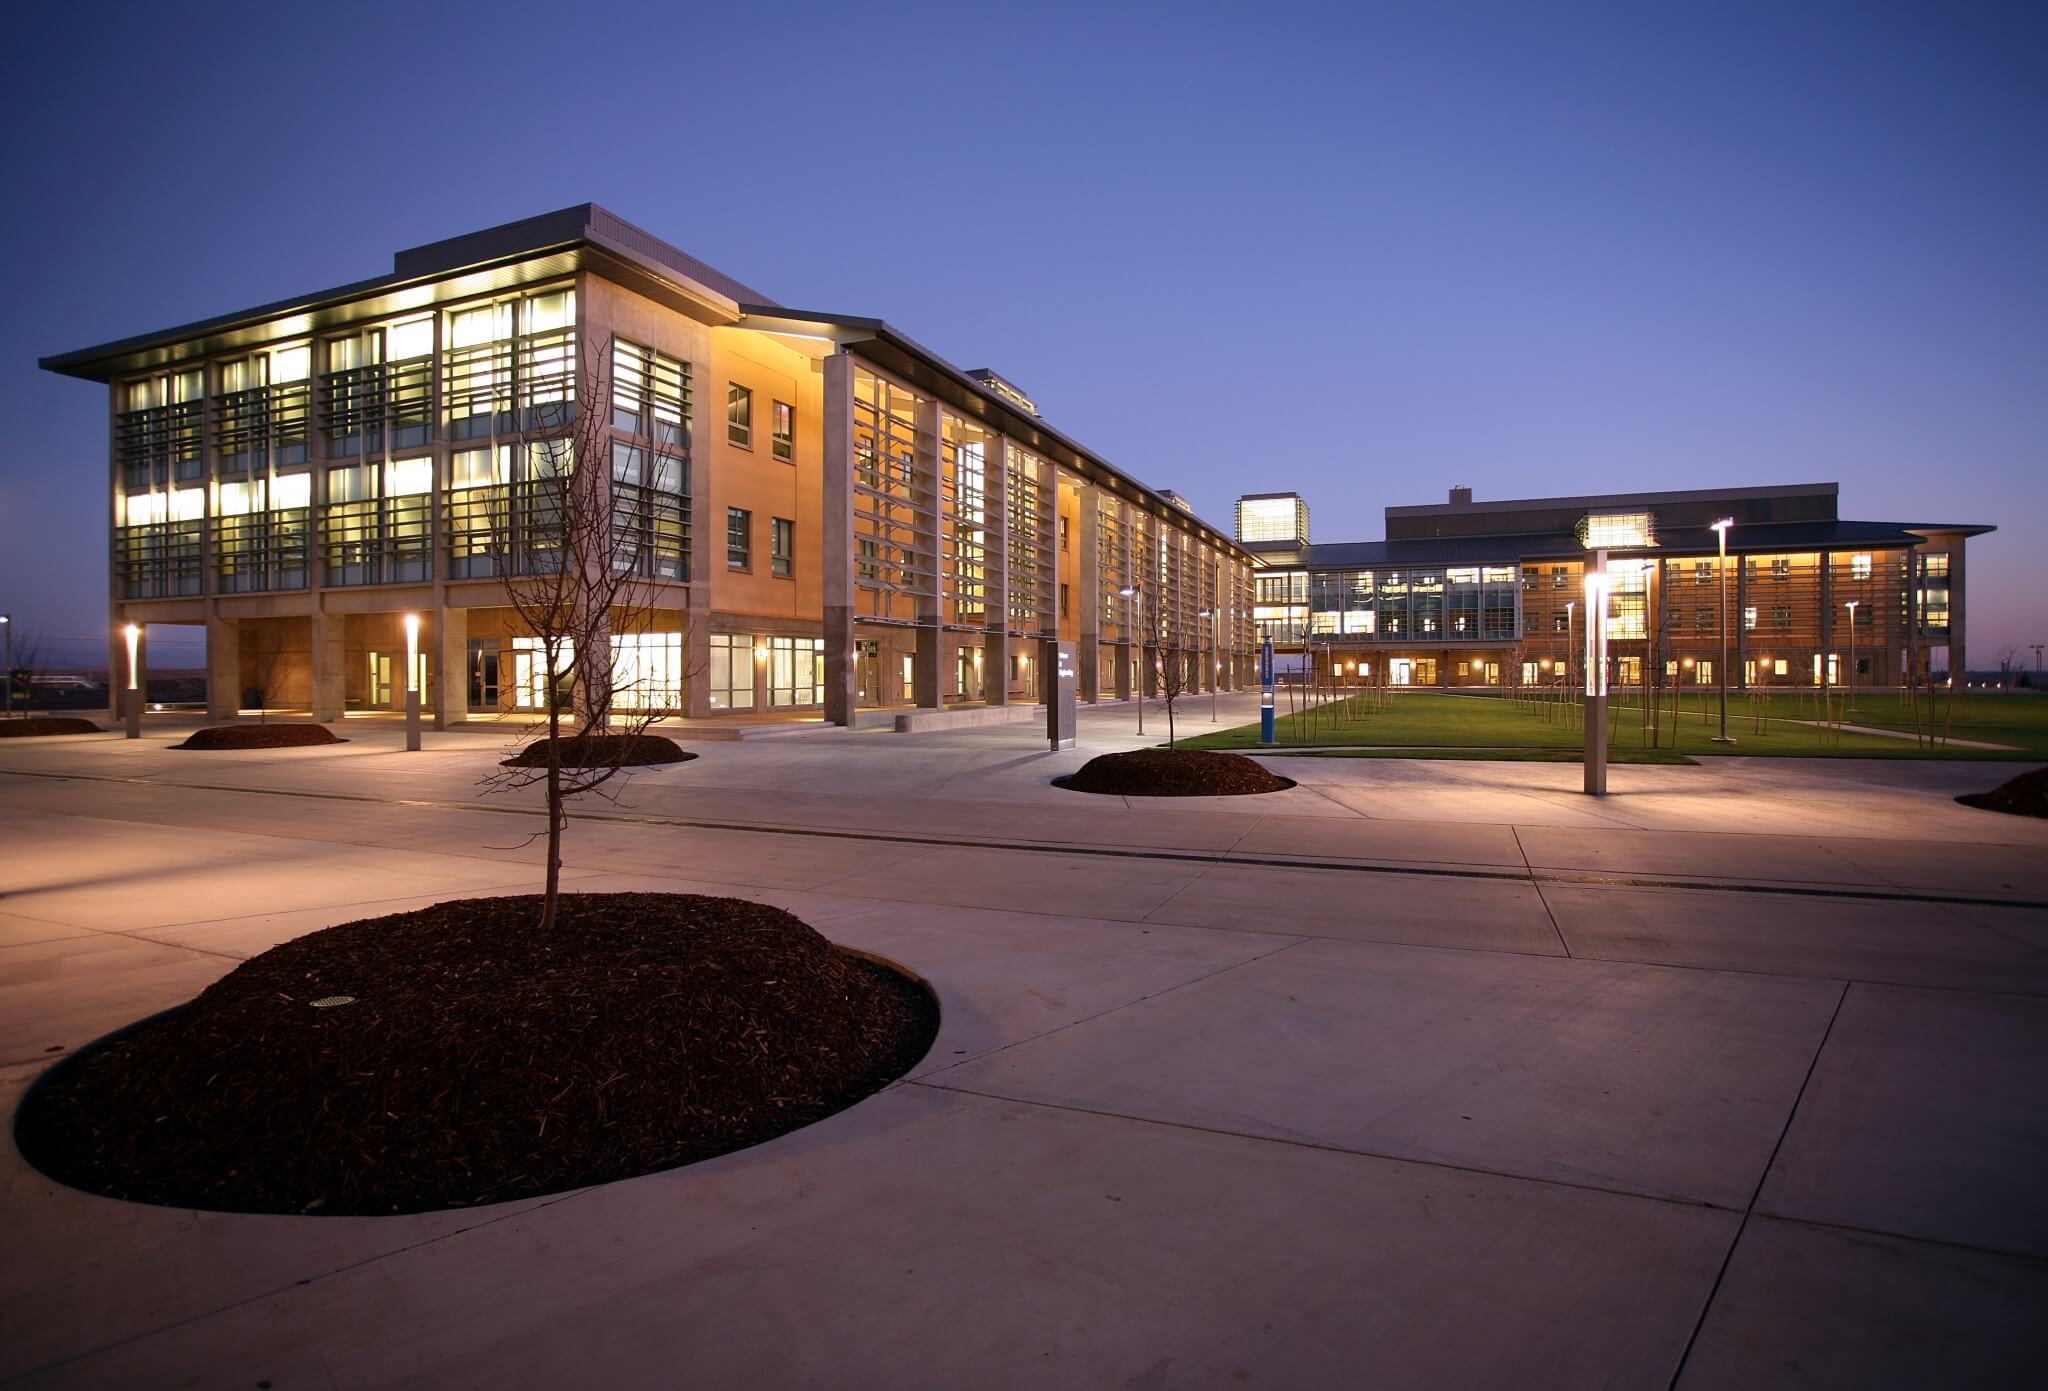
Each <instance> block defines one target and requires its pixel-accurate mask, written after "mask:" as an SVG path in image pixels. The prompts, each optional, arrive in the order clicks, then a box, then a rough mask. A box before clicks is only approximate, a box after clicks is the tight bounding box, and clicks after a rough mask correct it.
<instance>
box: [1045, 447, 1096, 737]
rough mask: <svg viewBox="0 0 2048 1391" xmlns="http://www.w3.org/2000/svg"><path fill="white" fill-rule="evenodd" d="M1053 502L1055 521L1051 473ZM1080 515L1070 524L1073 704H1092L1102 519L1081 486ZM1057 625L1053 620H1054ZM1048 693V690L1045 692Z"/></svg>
mask: <svg viewBox="0 0 2048 1391" xmlns="http://www.w3.org/2000/svg"><path fill="white" fill-rule="evenodd" d="M1051 472H1052V475H1053V477H1052V483H1053V502H1054V508H1055V512H1054V515H1055V518H1057V515H1058V512H1057V508H1058V502H1059V491H1060V490H1059V474H1058V472H1057V470H1052V471H1051ZM1077 496H1078V497H1079V499H1080V503H1081V512H1080V515H1079V516H1078V517H1076V518H1075V519H1074V520H1075V521H1076V522H1077V523H1078V524H1079V526H1080V530H1081V535H1080V539H1079V541H1078V542H1077V544H1078V545H1079V547H1080V550H1079V553H1078V556H1079V558H1078V560H1077V562H1076V564H1075V566H1074V588H1073V592H1072V594H1071V596H1070V599H1071V602H1072V603H1073V604H1074V605H1076V606H1077V608H1076V609H1075V614H1076V616H1077V617H1078V618H1079V619H1080V621H1081V638H1080V641H1079V642H1078V643H1077V644H1076V646H1075V656H1076V658H1077V659H1078V660H1079V663H1080V671H1079V673H1078V674H1077V677H1076V682H1075V684H1076V686H1077V687H1078V690H1077V692H1076V695H1075V699H1077V700H1085V701H1087V702H1088V703H1089V704H1091V705H1092V704H1094V703H1095V702H1096V701H1098V700H1101V699H1102V525H1101V522H1102V519H1101V516H1100V515H1099V513H1100V509H1099V508H1098V507H1097V506H1096V502H1095V489H1094V488H1092V487H1090V486H1089V485H1088V484H1086V483H1083V484H1081V485H1080V486H1079V488H1078V489H1077ZM1053 531H1054V538H1055V539H1054V541H1053V550H1054V553H1055V555H1057V553H1058V550H1059V541H1058V539H1057V538H1058V531H1059V523H1058V521H1057V520H1055V521H1054V523H1053ZM1054 584H1055V588H1054V591H1053V594H1054V613H1055V615H1057V613H1058V594H1059V591H1058V588H1057V584H1058V581H1057V580H1055V581H1054ZM1054 621H1055V624H1057V621H1058V620H1057V617H1055V620H1054ZM1048 689H1050V688H1048Z"/></svg>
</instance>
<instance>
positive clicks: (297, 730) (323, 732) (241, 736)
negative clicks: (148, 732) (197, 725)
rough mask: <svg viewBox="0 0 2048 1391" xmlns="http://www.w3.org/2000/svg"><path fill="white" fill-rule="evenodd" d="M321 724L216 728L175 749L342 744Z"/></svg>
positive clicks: (291, 747)
mask: <svg viewBox="0 0 2048 1391" xmlns="http://www.w3.org/2000/svg"><path fill="white" fill-rule="evenodd" d="M347 742H348V741H347V740H346V739H343V738H341V737H340V736H338V735H337V734H335V732H334V731H333V730H331V729H329V728H328V727H327V726H326V725H324V724H219V725H213V726H212V727H210V728H207V729H201V730H195V731H194V732H193V733H192V736H191V737H190V738H188V739H186V740H185V742H184V743H182V744H173V745H171V747H172V748H174V749H295V748H300V747H302V746H304V745H307V744H345V743H347Z"/></svg>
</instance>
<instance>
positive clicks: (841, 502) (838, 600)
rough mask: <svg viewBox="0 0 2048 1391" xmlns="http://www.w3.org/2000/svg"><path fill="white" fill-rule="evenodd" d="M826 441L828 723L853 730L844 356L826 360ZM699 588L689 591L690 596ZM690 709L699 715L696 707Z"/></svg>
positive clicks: (849, 408) (849, 406)
mask: <svg viewBox="0 0 2048 1391" xmlns="http://www.w3.org/2000/svg"><path fill="white" fill-rule="evenodd" d="M823 438H824V448H825V459H824V470H825V476H824V484H825V488H824V492H825V515H824V518H823V522H822V524H821V526H820V528H819V531H820V536H821V539H822V542H823V554H822V560H821V562H820V563H821V565H822V566H823V574H824V580H825V626H824V631H823V637H824V639H825V719H826V720H827V722H829V723H831V724H837V725H850V724H852V723H853V712H854V710H855V708H856V707H857V706H858V705H859V703H860V685H859V681H860V674H859V665H860V664H859V661H858V659H857V654H856V650H855V648H854V637H853V614H854V602H853V601H854V592H853V359H852V358H851V357H850V356H848V355H847V354H845V353H834V354H833V355H832V356H831V357H828V358H826V359H825V421H824V431H823ZM699 587H700V586H695V585H693V586H691V593H692V595H694V594H695V593H696V591H697V589H698V588H699ZM707 616H708V615H707ZM697 626H702V627H704V628H705V629H706V630H707V631H706V635H705V638H704V642H705V653H706V657H707V661H708V657H709V654H710V636H709V632H708V629H709V626H710V625H709V624H703V625H693V628H692V632H693V633H694V632H695V628H696V627H697ZM702 684H703V683H702V682H699V683H697V685H698V686H700V687H701V686H702ZM691 704H692V710H691V713H692V714H695V713H696V710H695V704H696V702H695V701H694V700H693V701H692V702H691Z"/></svg>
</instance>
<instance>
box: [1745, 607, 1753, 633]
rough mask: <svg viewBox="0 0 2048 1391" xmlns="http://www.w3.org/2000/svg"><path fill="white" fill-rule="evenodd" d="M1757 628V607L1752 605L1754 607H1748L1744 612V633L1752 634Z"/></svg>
mask: <svg viewBox="0 0 2048 1391" xmlns="http://www.w3.org/2000/svg"><path fill="white" fill-rule="evenodd" d="M1755 627H1756V606H1755V605H1754V604H1752V605H1751V606H1750V607H1748V608H1746V609H1744V610H1743V611H1742V630H1743V631H1744V632H1750V631H1752V630H1753V629H1755Z"/></svg>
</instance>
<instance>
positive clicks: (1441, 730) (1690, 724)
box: [1181, 691, 2048, 763]
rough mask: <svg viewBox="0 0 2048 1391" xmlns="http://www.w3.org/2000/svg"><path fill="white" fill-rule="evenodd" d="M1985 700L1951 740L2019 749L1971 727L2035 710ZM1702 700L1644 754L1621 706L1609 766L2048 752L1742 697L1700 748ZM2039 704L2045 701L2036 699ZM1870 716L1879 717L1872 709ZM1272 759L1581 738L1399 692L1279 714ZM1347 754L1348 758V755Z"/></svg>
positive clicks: (1519, 748) (1504, 752) (1236, 735)
mask: <svg viewBox="0 0 2048 1391" xmlns="http://www.w3.org/2000/svg"><path fill="white" fill-rule="evenodd" d="M1991 699H1993V698H1991V697H1983V696H1978V697H1973V698H1972V703H1971V705H1970V707H1969V709H1968V713H1969V714H1970V715H1971V717H1972V723H1971V724H1969V725H1968V726H1967V729H1968V730H1969V731H1971V732H1966V726H1965V724H1964V722H1963V715H1964V711H1961V710H1959V711H1958V712H1957V716H1956V724H1955V727H1954V729H1953V731H1952V732H1953V734H1954V735H1955V737H1957V738H1972V739H1977V738H1981V739H1985V740H1986V741H1988V742H1996V743H2015V744H2017V743H2020V742H2021V740H2020V739H2019V738H2017V737H2004V738H2001V737H1998V734H1997V733H1979V732H1975V731H1979V730H1994V731H2005V732H2006V733H2007V735H2008V736H2010V734H2011V730H2012V728H2014V727H2019V728H2023V729H2034V728H2035V727H2034V726H2032V725H2030V724H2022V725H2019V726H2013V725H2012V724H2011V723H2010V722H2011V721H2014V720H2022V719H2024V720H2028V721H2030V720H2033V719H2034V718H2036V716H2035V712H2034V711H2032V710H2028V711H2026V712H2024V713H2023V715H2001V716H2000V718H2002V719H2004V720H2006V721H2008V723H2006V724H1986V723H1980V722H1981V721H1983V720H1985V719H1986V718H1987V714H1986V711H1985V708H1984V707H1985V705H1986V703H1987V702H1988V701H1989V700H1991ZM1998 699H2005V700H2025V699H2031V698H2030V697H2001V698H1998ZM1887 700H1888V701H1891V702H1892V704H1893V705H1896V704H1897V698H1896V697H1895V696H1881V695H1873V696H1870V697H1867V698H1864V697H1859V698H1858V701H1857V706H1858V709H1859V711H1866V710H1869V709H1872V708H1873V707H1877V706H1878V705H1879V704H1880V703H1881V702H1884V701H1887ZM1711 701H1712V697H1711V695H1709V696H1708V697H1707V700H1706V701H1705V702H1698V701H1691V700H1688V702H1687V708H1686V710H1685V713H1684V714H1683V716H1682V717H1681V718H1680V720H1679V722H1678V734H1677V743H1676V748H1675V750H1674V748H1673V746H1672V735H1671V726H1670V724H1669V722H1668V721H1667V722H1666V724H1665V728H1664V740H1663V744H1662V747H1660V748H1657V749H1650V748H1647V747H1645V745H1644V740H1643V729H1642V715H1641V712H1640V711H1639V710H1635V709H1631V708H1628V707H1626V706H1623V707H1618V708H1617V709H1616V710H1615V711H1614V712H1613V728H1612V731H1611V735H1612V737H1611V738H1610V740H1609V749H1610V751H1611V752H1610V757H1612V758H1613V759H1614V760H1615V761H1616V762H1624V761H1626V762H1639V761H1640V762H1658V763H1665V762H1684V761H1686V759H1685V758H1684V757H1682V756H1681V755H1686V756H1691V757H1700V756H1717V755H1725V754H1738V755H1743V756H1751V757H1754V756H1779V757H1805V758H1905V759H1911V758H1961V759H1984V760H1990V761H2000V760H2012V761H2020V760H2038V759H2039V758H2040V757H2041V755H2042V753H2043V752H2044V751H2048V720H2043V721H2042V722H2041V724H2040V725H2039V727H2038V729H2037V730H2036V732H2035V735H2034V738H2033V741H2032V742H2031V743H2029V745H2028V746H2027V747H2026V748H2025V749H2023V750H2021V751H2015V752H2002V751H1998V750H1991V749H1967V748H1957V747H1954V746H1952V745H1951V746H1949V747H1947V748H1943V749H1936V750H1929V749H1923V748H1921V747H1919V746H1918V745H1916V744H1915V743H1914V742H1913V741H1912V740H1911V739H1896V738H1888V737H1886V736H1884V735H1880V734H1857V733H1846V732H1845V733H1843V734H1842V735H1841V736H1840V739H1839V742H1830V743H1828V744H1825V745H1824V744H1822V742H1821V738H1820V733H1821V732H1820V731H1819V730H1818V729H1816V728H1814V727H1813V726H1812V725H1809V724H1802V723H1798V722H1797V719H1798V718H1799V717H1800V716H1802V715H1803V716H1804V717H1805V718H1809V719H1810V718H1811V717H1812V702H1811V700H1810V699H1809V700H1808V701H1807V702H1806V704H1805V706H1804V709H1803V710H1802V709H1800V708H1799V707H1797V706H1795V703H1794V702H1793V700H1792V699H1791V697H1790V695H1789V693H1785V694H1780V695H1778V696H1776V697H1774V698H1773V699H1772V701H1771V703H1770V706H1769V713H1770V715H1771V719H1770V720H1769V721H1768V722H1766V723H1765V724H1764V725H1763V727H1762V729H1761V730H1759V729H1758V727H1757V725H1756V721H1755V719H1754V717H1753V715H1752V712H1751V709H1750V704H1749V700H1748V697H1746V696H1739V695H1731V696H1730V697H1729V701H1728V732H1729V733H1730V734H1732V735H1734V736H1735V739H1736V741H1737V742H1736V743H1735V744H1734V745H1733V746H1729V745H1724V744H1715V743H1711V742H1709V740H1710V737H1711V736H1712V735H1713V734H1714V732H1715V726H1714V725H1713V723H1711V722H1710V721H1709V720H1702V718H1701V712H1702V711H1703V710H1708V711H1710V710H1711ZM2042 704H2043V706H2048V700H2043V701H2042ZM1874 713H1876V714H1879V715H1881V714H1882V713H1883V712H1882V710H1875V711H1874ZM1858 718H1859V720H1863V721H1865V722H1867V723H1870V724H1871V725H1873V726H1884V725H1885V721H1884V720H1882V719H1881V718H1873V717H1872V714H1870V713H1865V714H1859V716H1858ZM1901 723H1902V724H1903V725H1904V727H1906V728H1908V729H1910V728H1911V720H1910V717H1902V718H1901ZM1275 735H1276V741H1277V742H1276V744H1275V746H1274V751H1275V752H1284V751H1285V750H1286V749H1287V747H1288V746H1289V745H1293V746H1296V747H1301V746H1303V745H1306V744H1311V743H1312V744H1314V745H1315V746H1318V747H1331V746H1348V747H1346V749H1345V752H1344V753H1343V754H1342V755H1340V756H1346V757H1381V758H1387V757H1417V758H1474V759H1527V760H1535V761H1543V762H1553V761H1570V760H1571V759H1572V758H1573V757H1574V756H1575V753H1576V752H1577V751H1583V749H1584V748H1585V734H1584V733H1583V732H1582V731H1581V730H1579V729H1576V728H1570V727H1567V726H1566V725H1565V724H1563V723H1562V722H1558V721H1552V720H1546V719H1544V718H1543V717H1542V716H1541V715H1540V714H1537V713H1535V712H1533V711H1531V710H1528V709H1525V708H1523V707H1522V706H1520V705H1517V704H1515V703H1514V702H1511V701H1504V700H1501V699H1498V698H1497V697H1489V696H1459V695H1440V694H1436V693H1433V692H1420V691H1416V692H1408V691H1404V692H1399V693H1396V694H1393V695H1392V696H1390V697H1389V698H1388V700H1387V702H1386V705H1385V708H1383V709H1382V710H1380V711H1378V712H1377V713H1374V714H1370V715H1359V714H1355V713H1354V714H1349V715H1346V716H1333V715H1332V714H1328V713H1325V714H1322V715H1320V716H1319V717H1318V719H1317V720H1316V722H1315V725H1314V728H1313V729H1312V730H1311V729H1310V728H1309V727H1308V722H1307V721H1306V720H1305V719H1303V718H1302V717H1299V716H1286V715H1283V716H1282V717H1281V718H1280V720H1279V721H1278V724H1277V728H1276V731H1275ZM1181 742H1182V743H1183V744H1185V745H1187V746H1188V747H1190V748H1198V749H1254V750H1255V749H1258V748H1260V747H1261V745H1260V744H1259V727H1258V726H1257V725H1256V724H1249V725H1243V726H1240V727H1239V728H1236V729H1227V730H1221V731H1219V732H1217V733H1214V734H1203V735H1197V736H1195V737H1193V738H1188V739H1183V740H1182V741H1181ZM1353 748H1355V749H1357V750H1358V752H1356V753H1353V752H1351V749H1353Z"/></svg>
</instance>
